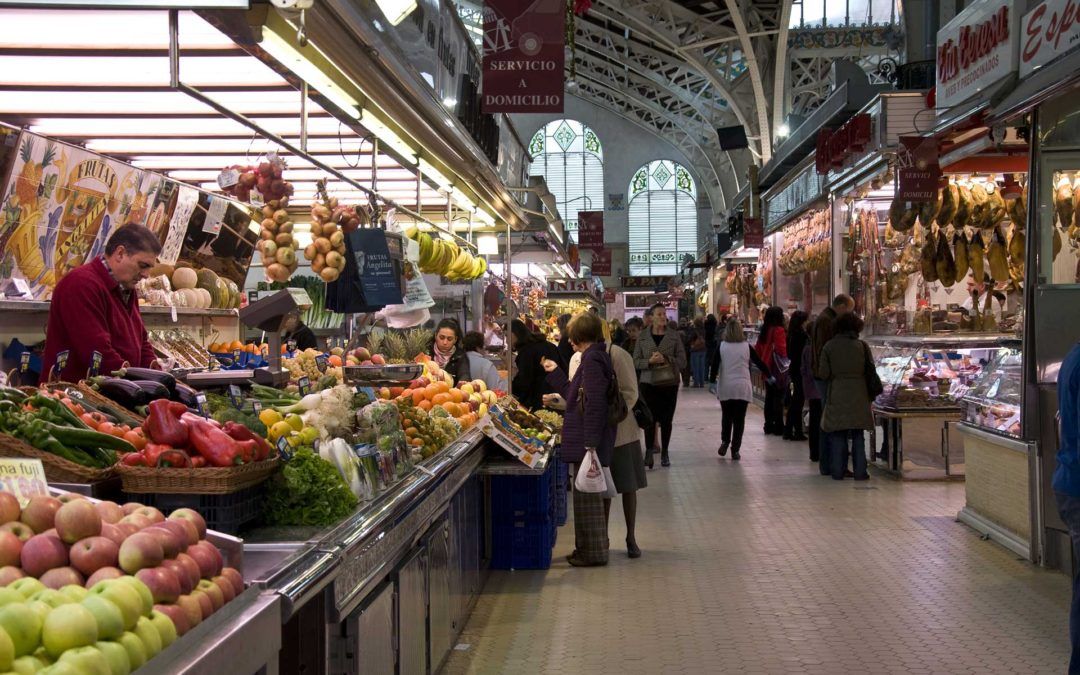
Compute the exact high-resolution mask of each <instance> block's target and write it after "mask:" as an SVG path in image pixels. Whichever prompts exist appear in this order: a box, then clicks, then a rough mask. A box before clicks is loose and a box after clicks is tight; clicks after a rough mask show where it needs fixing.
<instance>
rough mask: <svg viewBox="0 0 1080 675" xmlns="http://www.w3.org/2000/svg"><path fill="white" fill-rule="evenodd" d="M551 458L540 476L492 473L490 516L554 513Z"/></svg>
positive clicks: (503, 519)
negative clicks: (496, 474) (494, 474)
mask: <svg viewBox="0 0 1080 675" xmlns="http://www.w3.org/2000/svg"><path fill="white" fill-rule="evenodd" d="M553 464H554V463H553V462H552V463H549V465H548V468H547V471H545V472H544V473H542V474H540V475H539V476H492V477H491V517H492V520H494V521H496V522H500V521H501V522H508V521H511V520H518V519H520V518H532V517H548V516H549V515H551V514H552V513H553V503H554V497H555V483H554V480H555V471H554V468H555V467H554V466H553Z"/></svg>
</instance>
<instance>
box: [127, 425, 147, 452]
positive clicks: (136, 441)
mask: <svg viewBox="0 0 1080 675" xmlns="http://www.w3.org/2000/svg"><path fill="white" fill-rule="evenodd" d="M124 440H125V441H127V442H128V443H131V444H132V445H134V446H135V449H136V450H142V449H143V448H145V447H146V444H147V443H148V442H149V439H148V438H147V437H146V434H144V433H143V430H142V427H136V428H135V429H132V430H131V431H129V432H127V433H126V434H124Z"/></svg>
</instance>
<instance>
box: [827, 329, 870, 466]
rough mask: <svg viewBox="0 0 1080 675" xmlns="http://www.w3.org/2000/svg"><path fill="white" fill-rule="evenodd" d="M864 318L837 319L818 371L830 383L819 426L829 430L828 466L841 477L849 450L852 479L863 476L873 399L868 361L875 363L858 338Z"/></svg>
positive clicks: (867, 348)
mask: <svg viewBox="0 0 1080 675" xmlns="http://www.w3.org/2000/svg"><path fill="white" fill-rule="evenodd" d="M862 328H863V321H862V319H860V318H859V317H858V316H856V315H855V314H854V313H853V312H849V313H847V314H843V315H841V316H839V317H838V318H837V319H836V335H835V336H834V337H833V339H831V340H829V341H828V342H827V343H826V344H825V348H824V349H822V350H821V361H820V363H818V374H819V375H820V376H821V377H822V378H823V379H824V380H825V382H826V383H827V384H828V387H829V398H828V400H827V401H826V402H825V413H824V415H823V416H822V420H821V430H822V431H824V432H825V433H826V434H828V442H827V445H828V448H829V468H830V471H831V473H832V477H833V479H835V480H843V479H844V473H845V471H846V470H847V458H848V452H849V451H850V453H851V463H852V468H853V470H854V472H855V480H866V479H867V478H869V477H870V474H868V473H867V471H866V444H865V439H864V436H863V432H864V431H869V430H871V429H873V428H874V414H873V412H872V411H871V409H870V405H871V403H872V402H873V401H872V399H871V398H870V393H869V391H868V390H867V386H866V372H867V370H866V369H867V365H869V367H870V368H873V367H874V364H873V360H872V359H871V358H870V348H869V347H868V346H867V345H866V343H865V342H863V341H862V340H860V339H859V333H860V332H861V331H862Z"/></svg>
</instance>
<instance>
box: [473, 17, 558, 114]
mask: <svg viewBox="0 0 1080 675" xmlns="http://www.w3.org/2000/svg"><path fill="white" fill-rule="evenodd" d="M565 27H566V4H565V3H563V2H559V1H558V0H534V1H533V2H532V3H528V2H519V1H518V0H491V1H490V2H487V3H485V6H484V45H483V58H484V79H483V86H482V95H481V103H480V108H481V110H482V111H483V112H485V113H526V112H558V113H561V112H562V111H563V65H564V62H565V57H564V54H563V44H564V42H565V39H566V29H565Z"/></svg>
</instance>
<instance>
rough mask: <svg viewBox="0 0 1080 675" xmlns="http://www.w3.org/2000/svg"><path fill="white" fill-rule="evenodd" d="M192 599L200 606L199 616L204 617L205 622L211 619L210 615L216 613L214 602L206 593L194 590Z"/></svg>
mask: <svg viewBox="0 0 1080 675" xmlns="http://www.w3.org/2000/svg"><path fill="white" fill-rule="evenodd" d="M191 597H192V598H195V601H196V602H197V603H198V604H199V614H200V616H202V618H203V621H205V620H206V619H209V618H210V615H211V614H213V613H214V601H213V600H212V599H211V598H210V596H209V595H208V594H207V593H206V591H201V590H194V591H192V592H191Z"/></svg>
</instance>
